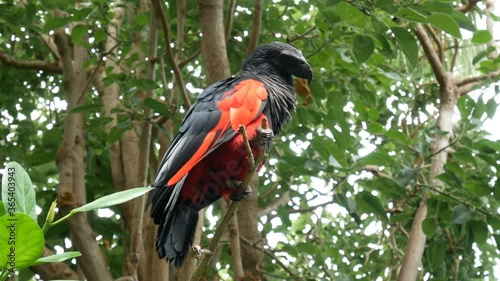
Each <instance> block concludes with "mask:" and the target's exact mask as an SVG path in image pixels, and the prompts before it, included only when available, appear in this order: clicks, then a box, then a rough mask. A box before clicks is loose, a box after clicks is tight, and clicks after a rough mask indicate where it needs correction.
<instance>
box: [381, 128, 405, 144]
mask: <svg viewBox="0 0 500 281" xmlns="http://www.w3.org/2000/svg"><path fill="white" fill-rule="evenodd" d="M385 135H386V136H387V137H388V138H390V139H392V140H395V141H396V142H399V143H402V144H404V145H408V144H410V141H409V140H408V138H407V137H406V135H405V134H403V133H402V132H400V131H397V130H389V131H387V132H385Z"/></svg>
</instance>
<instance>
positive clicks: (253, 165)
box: [190, 118, 268, 281]
mask: <svg viewBox="0 0 500 281" xmlns="http://www.w3.org/2000/svg"><path fill="white" fill-rule="evenodd" d="M261 127H262V128H263V129H267V128H268V124H267V119H265V118H264V119H262V125H261ZM239 132H240V134H241V136H242V137H243V142H244V144H245V148H246V149H247V153H248V164H249V165H250V168H249V169H248V173H247V175H246V177H245V179H244V180H243V182H242V183H241V185H240V187H239V188H241V189H247V188H248V185H249V183H250V181H251V179H252V177H253V175H254V174H255V171H256V170H257V167H259V166H260V165H261V164H262V163H263V162H264V159H265V157H266V153H265V151H264V146H261V147H259V155H258V157H257V161H254V155H253V153H252V150H251V148H250V142H249V140H248V138H247V134H246V129H245V127H244V126H243V125H240V129H239ZM239 203H240V201H233V202H232V203H231V205H229V208H228V209H227V212H226V215H225V216H224V217H223V218H222V220H221V222H220V224H219V227H217V230H216V231H215V233H214V237H213V238H212V240H210V243H209V245H208V248H207V250H209V251H210V252H211V253H213V252H214V251H215V249H216V248H217V246H218V244H219V241H220V239H221V237H222V235H223V234H224V232H225V231H226V228H227V226H228V225H229V222H230V221H231V218H232V216H233V215H234V213H235V212H236V209H237V208H238V205H239ZM211 259H212V255H204V256H203V258H202V259H201V260H200V263H199V264H198V267H197V268H196V271H195V272H194V274H193V276H192V277H191V279H190V280H191V281H198V280H200V279H201V277H202V276H203V274H204V273H205V271H206V269H207V268H208V266H209V264H210V260H211Z"/></svg>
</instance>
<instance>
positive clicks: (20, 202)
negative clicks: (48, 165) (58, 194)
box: [0, 162, 151, 281]
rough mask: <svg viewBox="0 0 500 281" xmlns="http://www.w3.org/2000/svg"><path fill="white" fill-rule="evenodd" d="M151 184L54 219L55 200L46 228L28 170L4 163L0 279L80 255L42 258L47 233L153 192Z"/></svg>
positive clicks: (70, 254)
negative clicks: (36, 208)
mask: <svg viewBox="0 0 500 281" xmlns="http://www.w3.org/2000/svg"><path fill="white" fill-rule="evenodd" d="M150 190H151V188H150V187H143V188H135V189H129V190H125V191H122V192H116V193H114V194H111V195H108V196H104V197H101V198H99V199H97V200H95V201H93V202H90V203H88V204H85V205H83V206H81V207H78V208H76V209H73V210H72V211H71V212H70V213H69V214H68V215H66V216H65V217H63V218H61V219H59V220H57V221H55V222H53V219H54V215H55V207H56V204H55V202H54V203H53V204H52V206H51V207H50V209H49V211H48V215H47V219H46V221H45V224H44V226H43V228H40V226H39V225H38V224H37V221H36V220H37V215H36V213H35V212H34V207H29V208H26V206H31V205H33V204H34V201H35V188H34V186H33V185H32V183H31V179H30V177H29V176H28V174H27V173H26V171H25V170H24V169H23V168H22V167H21V166H20V165H19V164H18V163H16V162H10V163H8V164H7V165H6V166H5V173H4V175H3V177H2V188H1V191H2V201H0V202H3V204H2V205H3V207H4V208H3V209H5V210H3V209H2V211H4V212H3V215H2V216H0V227H1V228H2V229H7V231H2V233H1V234H0V253H1V257H0V269H1V271H0V280H1V281H4V280H7V278H8V275H9V273H14V272H15V271H16V270H21V269H25V268H27V267H29V266H32V265H40V264H44V263H51V262H62V261H65V260H68V259H72V258H76V257H79V256H80V255H81V254H80V252H71V251H70V252H65V253H61V254H56V255H51V256H47V257H41V255H42V251H43V248H44V245H45V239H44V233H45V232H46V231H47V230H48V229H49V228H50V227H52V226H54V225H57V224H59V223H61V222H63V221H64V220H66V219H68V218H69V217H71V216H72V215H74V214H76V213H79V212H86V211H92V210H96V209H99V208H104V207H109V206H113V205H117V204H120V203H123V202H126V201H128V200H131V199H133V198H135V197H138V196H141V195H143V194H144V193H146V192H148V191H150Z"/></svg>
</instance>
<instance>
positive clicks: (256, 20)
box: [247, 0, 264, 55]
mask: <svg viewBox="0 0 500 281" xmlns="http://www.w3.org/2000/svg"><path fill="white" fill-rule="evenodd" d="M263 4H264V0H255V6H254V9H253V25H252V32H251V34H250V40H249V42H248V50H247V55H249V54H250V53H252V52H253V50H255V48H256V47H257V44H258V43H259V37H260V28H261V26H262V6H263Z"/></svg>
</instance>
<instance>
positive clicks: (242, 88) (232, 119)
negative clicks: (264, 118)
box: [167, 79, 267, 186]
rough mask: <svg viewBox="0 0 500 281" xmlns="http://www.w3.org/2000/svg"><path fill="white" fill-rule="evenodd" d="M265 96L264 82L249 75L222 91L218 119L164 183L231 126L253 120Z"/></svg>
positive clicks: (199, 156) (200, 156) (176, 178)
mask: <svg viewBox="0 0 500 281" xmlns="http://www.w3.org/2000/svg"><path fill="white" fill-rule="evenodd" d="M266 99H267V91H266V88H265V87H264V84H263V83H262V82H259V81H257V80H252V79H248V80H243V81H241V82H239V83H238V84H237V85H236V86H235V87H234V88H233V89H231V90H229V91H227V92H224V93H223V94H222V96H221V98H220V99H219V100H218V101H217V106H218V107H219V109H220V110H221V113H222V114H221V116H220V119H219V122H218V123H217V125H216V126H215V127H214V128H212V129H211V130H210V131H209V132H208V133H207V134H206V136H205V137H204V140H203V142H202V144H201V145H200V146H199V148H198V149H197V150H196V152H195V153H194V155H193V156H192V157H191V158H189V160H188V161H187V162H186V164H184V165H183V166H182V168H180V169H179V170H178V171H177V172H176V173H175V175H174V176H172V178H170V180H169V181H168V183H167V185H168V186H172V185H174V184H176V183H177V182H178V181H179V180H181V179H182V177H184V176H185V175H186V174H187V173H188V172H189V171H190V170H191V169H192V168H193V167H194V166H195V165H196V163H198V161H200V160H201V159H203V157H204V156H205V155H206V153H207V152H208V151H209V150H210V149H211V148H212V147H214V146H215V144H216V143H217V141H218V140H219V138H220V137H221V136H222V135H224V132H225V131H227V130H228V129H229V128H230V127H231V128H232V129H233V130H235V131H238V129H239V126H240V125H243V126H247V125H248V124H250V123H251V122H252V121H254V120H255V119H256V118H257V117H258V114H259V111H260V109H261V105H262V102H263V101H265V100H266Z"/></svg>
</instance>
